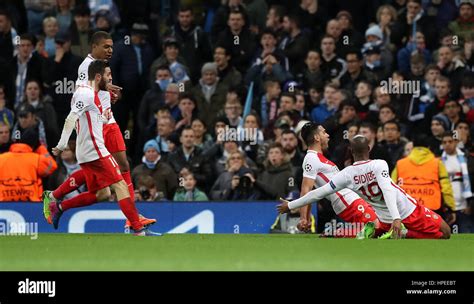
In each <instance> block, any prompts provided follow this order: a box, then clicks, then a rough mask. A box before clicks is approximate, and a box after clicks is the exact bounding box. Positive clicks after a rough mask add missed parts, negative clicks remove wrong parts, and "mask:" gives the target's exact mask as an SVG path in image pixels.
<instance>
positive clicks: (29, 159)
mask: <svg viewBox="0 0 474 304" xmlns="http://www.w3.org/2000/svg"><path fill="white" fill-rule="evenodd" d="M19 138H20V139H19V140H17V141H16V142H15V143H13V144H12V145H11V146H10V150H9V152H6V153H3V154H1V155H0V181H1V182H0V201H1V202H8V201H27V202H39V201H41V194H42V193H43V182H42V180H41V178H43V177H47V176H49V175H51V174H52V173H53V172H54V171H55V170H56V168H57V164H56V162H55V161H54V158H53V157H52V156H51V155H50V154H49V153H48V150H47V149H46V147H45V146H43V145H41V144H40V142H39V141H38V133H37V132H36V130H35V129H33V128H27V129H24V130H22V132H21V136H19Z"/></svg>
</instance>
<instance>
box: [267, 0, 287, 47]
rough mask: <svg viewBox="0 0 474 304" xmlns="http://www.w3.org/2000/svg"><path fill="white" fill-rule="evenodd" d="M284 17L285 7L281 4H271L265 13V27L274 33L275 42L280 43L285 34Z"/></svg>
mask: <svg viewBox="0 0 474 304" xmlns="http://www.w3.org/2000/svg"><path fill="white" fill-rule="evenodd" d="M284 17H285V8H284V7H283V6H281V5H272V6H270V9H269V10H268V13H267V19H266V22H265V27H266V28H267V29H269V30H271V31H272V32H274V33H275V35H276V37H277V43H280V42H281V40H282V39H283V37H284V36H285V30H284V28H283V18H284Z"/></svg>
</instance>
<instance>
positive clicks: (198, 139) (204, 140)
mask: <svg viewBox="0 0 474 304" xmlns="http://www.w3.org/2000/svg"><path fill="white" fill-rule="evenodd" d="M191 128H192V129H193V131H194V145H195V146H196V147H198V148H200V149H202V151H203V153H206V151H207V150H209V149H210V148H211V147H212V145H213V144H214V140H213V139H212V136H211V135H210V134H209V133H207V127H206V124H205V123H204V121H202V120H201V119H199V118H194V119H193V121H192V123H191Z"/></svg>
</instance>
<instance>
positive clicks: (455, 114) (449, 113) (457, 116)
mask: <svg viewBox="0 0 474 304" xmlns="http://www.w3.org/2000/svg"><path fill="white" fill-rule="evenodd" d="M443 114H444V115H445V116H446V117H447V118H448V120H449V125H448V129H446V131H451V130H454V126H455V125H456V124H457V123H458V122H459V121H461V120H462V119H463V118H464V117H463V116H461V115H463V113H462V107H461V105H460V104H459V102H457V101H456V100H452V99H451V100H448V101H447V102H446V103H445V104H444V108H443Z"/></svg>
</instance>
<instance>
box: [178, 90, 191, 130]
mask: <svg viewBox="0 0 474 304" xmlns="http://www.w3.org/2000/svg"><path fill="white" fill-rule="evenodd" d="M178 108H179V117H178V120H177V122H176V126H175V127H174V128H175V131H176V132H177V133H181V132H180V131H181V129H182V128H184V127H190V126H191V122H192V121H193V119H194V118H196V100H195V99H194V97H193V95H192V94H187V93H183V94H181V95H180V96H179V104H178Z"/></svg>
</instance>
